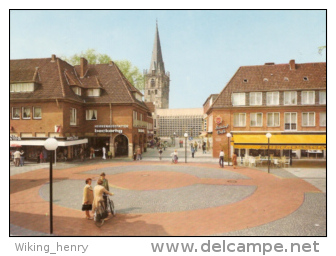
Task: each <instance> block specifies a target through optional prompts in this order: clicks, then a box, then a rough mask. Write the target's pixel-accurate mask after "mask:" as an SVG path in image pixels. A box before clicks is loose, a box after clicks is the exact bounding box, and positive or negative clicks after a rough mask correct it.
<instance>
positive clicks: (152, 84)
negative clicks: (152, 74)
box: [151, 78, 155, 87]
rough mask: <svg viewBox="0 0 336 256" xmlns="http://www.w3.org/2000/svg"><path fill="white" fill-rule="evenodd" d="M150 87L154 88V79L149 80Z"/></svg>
mask: <svg viewBox="0 0 336 256" xmlns="http://www.w3.org/2000/svg"><path fill="white" fill-rule="evenodd" d="M151 87H155V80H154V78H152V79H151Z"/></svg>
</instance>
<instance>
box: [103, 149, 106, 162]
mask: <svg viewBox="0 0 336 256" xmlns="http://www.w3.org/2000/svg"><path fill="white" fill-rule="evenodd" d="M102 152H103V159H104V160H105V159H106V148H105V147H103V149H102Z"/></svg>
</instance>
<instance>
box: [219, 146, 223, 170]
mask: <svg viewBox="0 0 336 256" xmlns="http://www.w3.org/2000/svg"><path fill="white" fill-rule="evenodd" d="M219 166H220V167H222V168H224V151H223V149H222V150H221V151H220V152H219Z"/></svg>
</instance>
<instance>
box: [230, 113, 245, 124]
mask: <svg viewBox="0 0 336 256" xmlns="http://www.w3.org/2000/svg"><path fill="white" fill-rule="evenodd" d="M233 125H234V126H235V127H245V126H246V114H245V113H236V114H233Z"/></svg>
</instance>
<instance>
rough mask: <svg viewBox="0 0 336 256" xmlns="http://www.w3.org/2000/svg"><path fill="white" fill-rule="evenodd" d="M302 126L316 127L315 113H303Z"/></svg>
mask: <svg viewBox="0 0 336 256" xmlns="http://www.w3.org/2000/svg"><path fill="white" fill-rule="evenodd" d="M302 126H315V112H306V113H302Z"/></svg>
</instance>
